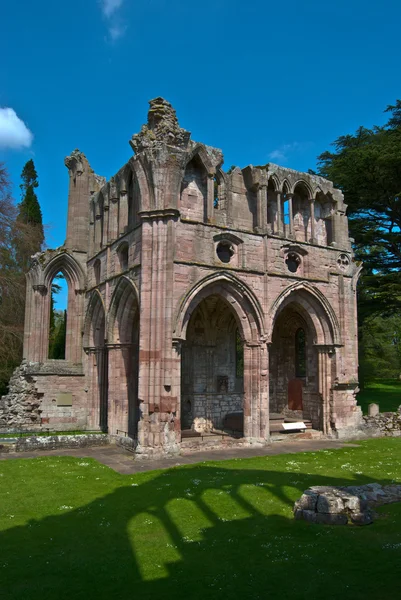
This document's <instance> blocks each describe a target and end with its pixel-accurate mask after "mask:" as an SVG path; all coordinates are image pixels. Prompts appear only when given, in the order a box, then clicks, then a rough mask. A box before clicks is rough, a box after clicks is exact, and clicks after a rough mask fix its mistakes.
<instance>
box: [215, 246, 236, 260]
mask: <svg viewBox="0 0 401 600" xmlns="http://www.w3.org/2000/svg"><path fill="white" fill-rule="evenodd" d="M216 253H217V256H218V257H219V260H221V262H223V263H229V262H230V260H231V258H232V256H233V255H234V250H233V247H232V246H231V244H229V243H227V242H220V243H219V244H218V245H217V248H216Z"/></svg>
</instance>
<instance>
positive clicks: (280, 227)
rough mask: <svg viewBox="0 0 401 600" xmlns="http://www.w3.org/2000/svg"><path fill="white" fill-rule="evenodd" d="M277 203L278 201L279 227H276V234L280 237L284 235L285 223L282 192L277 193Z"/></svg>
mask: <svg viewBox="0 0 401 600" xmlns="http://www.w3.org/2000/svg"><path fill="white" fill-rule="evenodd" d="M276 201H277V226H276V231H275V233H278V235H283V233H284V228H283V225H284V221H283V215H282V204H281V192H277V196H276Z"/></svg>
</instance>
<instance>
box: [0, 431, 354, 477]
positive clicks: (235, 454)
mask: <svg viewBox="0 0 401 600" xmlns="http://www.w3.org/2000/svg"><path fill="white" fill-rule="evenodd" d="M345 446H347V447H356V446H357V444H349V443H344V442H338V441H333V440H302V441H291V442H277V443H274V444H271V445H270V446H266V447H264V448H260V447H259V448H230V449H224V450H208V451H200V452H194V453H192V454H189V455H186V456H175V457H172V458H171V457H168V458H167V457H166V458H160V459H147V460H139V459H137V460H135V458H134V457H133V455H132V454H130V453H128V452H126V451H124V450H122V449H121V448H119V447H117V446H99V447H93V448H81V449H79V450H78V449H77V450H71V449H65V450H49V451H47V452H45V451H37V452H10V453H8V454H2V455H0V461H2V460H15V459H17V458H37V457H39V456H74V457H77V458H87V457H89V458H94V459H96V460H98V461H99V462H101V463H103V464H104V465H106V466H108V467H110V468H111V469H114V471H117V472H118V473H121V474H123V475H130V474H132V473H140V472H142V471H153V470H154V469H169V468H170V467H177V466H181V465H192V464H195V463H200V462H204V461H209V460H229V459H233V458H252V457H255V456H273V455H276V454H293V453H296V452H315V451H317V450H327V449H330V450H336V449H339V448H344V447H345Z"/></svg>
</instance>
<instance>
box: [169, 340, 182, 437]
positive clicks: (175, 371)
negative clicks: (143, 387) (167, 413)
mask: <svg viewBox="0 0 401 600" xmlns="http://www.w3.org/2000/svg"><path fill="white" fill-rule="evenodd" d="M181 357H182V340H179V339H176V338H175V339H173V343H172V353H171V370H170V373H171V380H170V384H171V394H172V397H173V398H177V405H176V407H177V411H176V416H175V421H174V426H175V433H176V437H177V439H179V440H181V402H182V398H181Z"/></svg>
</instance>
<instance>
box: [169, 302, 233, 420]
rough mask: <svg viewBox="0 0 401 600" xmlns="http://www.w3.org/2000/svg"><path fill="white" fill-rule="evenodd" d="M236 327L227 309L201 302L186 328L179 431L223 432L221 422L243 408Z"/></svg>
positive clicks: (224, 306) (215, 304) (223, 306)
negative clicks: (229, 414)
mask: <svg viewBox="0 0 401 600" xmlns="http://www.w3.org/2000/svg"><path fill="white" fill-rule="evenodd" d="M236 336H237V325H236V322H235V319H234V317H233V315H232V313H231V311H230V309H229V307H228V306H227V305H225V304H224V303H223V302H222V301H221V300H219V299H218V298H216V297H211V298H208V299H207V300H204V301H203V302H202V303H201V304H200V306H199V307H198V309H197V310H196V312H195V313H194V315H193V316H192V317H191V321H190V324H189V325H188V332H187V339H186V341H185V342H184V343H183V347H182V366H181V373H182V383H181V394H182V397H181V421H182V423H181V425H182V428H183V429H191V428H193V429H195V431H210V430H212V429H223V427H224V418H225V416H226V415H227V414H228V413H230V412H235V411H239V410H242V408H243V376H242V375H243V374H242V371H239V368H240V366H239V365H238V362H237V361H238V353H237V345H236V339H237V337H236Z"/></svg>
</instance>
